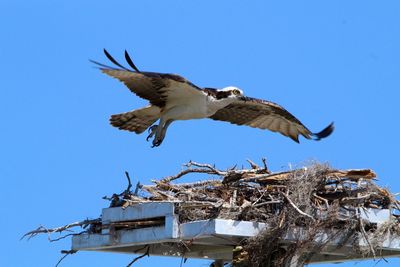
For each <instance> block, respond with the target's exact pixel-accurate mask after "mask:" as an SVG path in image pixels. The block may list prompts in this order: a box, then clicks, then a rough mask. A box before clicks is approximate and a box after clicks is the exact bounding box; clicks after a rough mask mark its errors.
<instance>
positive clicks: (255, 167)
mask: <svg viewBox="0 0 400 267" xmlns="http://www.w3.org/2000/svg"><path fill="white" fill-rule="evenodd" d="M246 161H247V162H248V163H249V164H250V167H251V168H252V169H253V170H258V169H260V166H258V165H257V164H256V163H254V161H252V160H250V159H247V160H246Z"/></svg>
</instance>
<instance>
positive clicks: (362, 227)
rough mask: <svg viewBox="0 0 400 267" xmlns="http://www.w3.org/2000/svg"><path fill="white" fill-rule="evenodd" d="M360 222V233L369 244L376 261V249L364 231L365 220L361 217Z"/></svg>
mask: <svg viewBox="0 0 400 267" xmlns="http://www.w3.org/2000/svg"><path fill="white" fill-rule="evenodd" d="M358 221H359V223H360V231H361V233H362V236H363V238H364V239H365V241H366V242H367V244H368V246H369V249H370V251H371V252H372V256H373V257H374V259H376V254H375V249H374V247H373V246H372V244H371V242H369V238H368V235H367V232H365V229H364V223H363V219H362V218H361V217H359V218H358Z"/></svg>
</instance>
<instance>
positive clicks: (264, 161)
mask: <svg viewBox="0 0 400 267" xmlns="http://www.w3.org/2000/svg"><path fill="white" fill-rule="evenodd" d="M261 160H262V162H263V165H264V170H265V171H267V172H269V170H268V166H267V159H266V158H262V159H261Z"/></svg>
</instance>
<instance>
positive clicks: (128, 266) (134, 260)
mask: <svg viewBox="0 0 400 267" xmlns="http://www.w3.org/2000/svg"><path fill="white" fill-rule="evenodd" d="M146 246H147V250H146V252H145V253H144V254H142V255H140V256H138V257H136V258H134V259H133V260H132V261H131V262H130V263H129V264H128V265H126V267H130V266H132V264H134V263H135V262H136V261H137V260H140V259H141V258H143V257H145V256H147V257H150V253H149V252H150V246H149V245H146ZM146 246H145V247H146ZM142 249H143V248H142ZM142 249H140V250H142Z"/></svg>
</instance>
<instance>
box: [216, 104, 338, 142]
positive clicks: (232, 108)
mask: <svg viewBox="0 0 400 267" xmlns="http://www.w3.org/2000/svg"><path fill="white" fill-rule="evenodd" d="M210 118H211V119H214V120H220V121H227V122H230V123H233V124H237V125H247V126H250V127H253V128H259V129H268V130H271V131H273V132H279V133H281V134H283V135H285V136H288V137H290V138H291V139H292V140H294V141H295V142H297V143H298V142H299V135H302V136H304V137H305V138H307V139H314V140H320V139H322V138H325V137H327V136H329V135H330V134H331V133H332V131H333V128H334V127H333V123H332V124H330V125H329V126H328V127H326V128H325V129H324V130H322V131H321V132H319V133H312V132H311V131H310V130H308V129H307V127H305V126H304V125H303V124H302V123H301V122H300V121H299V120H298V119H297V118H296V117H294V116H293V115H292V114H290V113H289V112H288V111H287V110H285V109H284V108H283V107H281V106H279V105H278V104H275V103H273V102H269V101H264V100H261V99H256V98H250V97H243V99H242V101H238V102H234V103H232V104H230V105H228V106H227V107H225V108H223V109H221V110H219V111H217V112H216V113H215V114H214V115H213V116H211V117H210Z"/></svg>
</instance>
